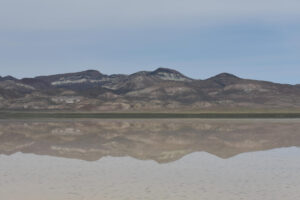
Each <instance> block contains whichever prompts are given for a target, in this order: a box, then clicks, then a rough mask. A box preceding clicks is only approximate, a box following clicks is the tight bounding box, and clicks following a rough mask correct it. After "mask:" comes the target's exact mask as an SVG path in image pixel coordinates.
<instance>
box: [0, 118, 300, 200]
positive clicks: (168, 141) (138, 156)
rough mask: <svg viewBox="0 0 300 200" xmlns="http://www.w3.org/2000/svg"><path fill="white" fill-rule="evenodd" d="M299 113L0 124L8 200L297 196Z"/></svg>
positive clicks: (266, 199) (270, 199) (1, 173)
mask: <svg viewBox="0 0 300 200" xmlns="http://www.w3.org/2000/svg"><path fill="white" fill-rule="evenodd" d="M299 147H300V119H293V120H291V119H284V120H269V119H263V120H260V119H256V120H255V119H251V120H246V119H244V120H212V119H211V120H204V119H154V120H133V119H131V120H91V119H88V120H84V119H82V120H53V119H52V120H50V119H49V120H24V121H21V120H18V121H12V120H2V121H0V199H1V200H2V199H3V200H125V199H128V200H131V199H132V200H140V199H149V200H150V199H151V200H158V199H170V200H179V199H182V200H202V199H203V200H216V199H222V200H241V199H247V200H248V199H249V200H256V199H257V200H277V199H278V200H282V199H284V200H295V199H300V148H299Z"/></svg>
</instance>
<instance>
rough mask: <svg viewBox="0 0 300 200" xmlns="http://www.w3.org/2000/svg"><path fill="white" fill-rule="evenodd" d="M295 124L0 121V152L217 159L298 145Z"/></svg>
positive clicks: (298, 125) (93, 158)
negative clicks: (203, 155)
mask: <svg viewBox="0 0 300 200" xmlns="http://www.w3.org/2000/svg"><path fill="white" fill-rule="evenodd" d="M299 122H300V120H298V119H293V120H290V119H285V120H271V119H263V120H260V119H256V120H254V119H252V120H233V119H231V120H212V119H211V120H204V119H151V120H134V119H130V120H103V119H101V120H96V119H93V120H91V119H89V120H59V121H58V120H40V121H38V120H35V121H33V120H25V121H10V120H3V121H0V153H1V154H5V155H11V154H14V153H16V152H23V153H33V154H37V155H49V156H55V157H64V158H74V159H80V160H86V161H96V160H99V159H101V158H103V157H105V156H113V157H123V156H130V157H133V158H136V159H140V160H155V161H156V162H158V163H168V162H172V161H176V160H178V159H180V158H182V157H183V156H185V155H188V154H190V153H193V152H199V151H204V152H208V153H210V154H214V155H216V156H218V157H220V158H224V159H226V158H230V157H233V156H235V155H238V154H240V153H244V152H252V151H261V150H269V149H274V148H280V147H292V146H298V147H299V146H300V123H299Z"/></svg>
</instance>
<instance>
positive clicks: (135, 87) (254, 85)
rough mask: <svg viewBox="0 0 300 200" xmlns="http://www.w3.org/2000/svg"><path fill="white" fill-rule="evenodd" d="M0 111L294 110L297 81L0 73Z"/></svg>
mask: <svg viewBox="0 0 300 200" xmlns="http://www.w3.org/2000/svg"><path fill="white" fill-rule="evenodd" d="M0 109H1V110H24V111H28V110H30V111H32V110H37V111H40V110H43V111H86V112H202V111H240V110H242V111H293V112H294V111H297V110H300V85H289V84H278V83H272V82H267V81H258V80H250V79H243V78H240V77H237V76H235V75H232V74H229V73H221V74H219V75H216V76H214V77H211V78H208V79H205V80H200V79H192V78H189V77H187V76H185V75H183V74H182V73H180V72H178V71H175V70H172V69H167V68H158V69H156V70H154V71H140V72H137V73H134V74H130V75H124V74H114V75H105V74H102V73H100V72H99V71H96V70H87V71H83V72H76V73H67V74H57V75H50V76H38V77H34V78H23V79H17V78H14V77H12V76H6V77H1V76H0Z"/></svg>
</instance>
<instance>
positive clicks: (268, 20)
mask: <svg viewBox="0 0 300 200" xmlns="http://www.w3.org/2000/svg"><path fill="white" fill-rule="evenodd" d="M158 67H169V68H173V69H177V70H179V71H181V72H182V73H184V74H186V75H188V76H191V77H193V78H200V79H204V78H208V77H210V76H213V75H216V74H218V73H221V72H229V73H233V74H236V75H238V76H241V77H245V78H253V79H263V80H270V81H274V82H282V83H292V84H294V83H300V79H299V77H300V1H298V0H297V1H296V0H285V1H283V0H273V1H270V0H252V1H241V0H227V1H224V0H209V1H208V0H205V1H203V0H185V1H182V0H181V1H178V0H152V1H143V0H128V1H125V0H51V1H49V0H47V1H46V0H44V1H41V0H26V1H24V0H0V69H1V70H0V75H1V76H5V75H8V74H9V75H13V76H16V77H19V78H20V77H32V76H36V75H41V74H43V75H44V74H55V73H63V72H74V71H81V70H86V69H97V70H99V71H101V72H102V73H106V74H113V73H126V74H129V73H133V72H136V71H139V70H154V69H155V68H158Z"/></svg>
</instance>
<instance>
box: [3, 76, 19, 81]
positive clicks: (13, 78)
mask: <svg viewBox="0 0 300 200" xmlns="http://www.w3.org/2000/svg"><path fill="white" fill-rule="evenodd" d="M0 80H1V81H15V80H18V79H16V78H15V77H12V76H4V77H1V76H0Z"/></svg>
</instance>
